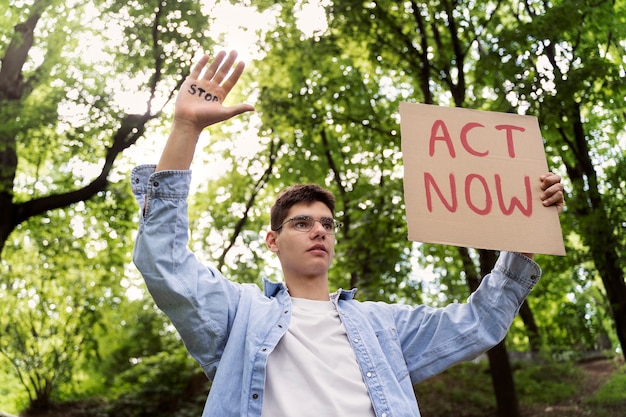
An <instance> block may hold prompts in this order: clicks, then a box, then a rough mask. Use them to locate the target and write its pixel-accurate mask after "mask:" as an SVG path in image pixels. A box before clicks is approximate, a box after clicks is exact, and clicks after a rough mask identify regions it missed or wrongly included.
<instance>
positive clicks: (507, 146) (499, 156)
mask: <svg viewBox="0 0 626 417" xmlns="http://www.w3.org/2000/svg"><path fill="white" fill-rule="evenodd" d="M400 115H401V119H402V122H401V128H402V152H403V156H404V170H405V172H404V188H405V191H404V192H405V202H406V210H407V221H408V226H409V238H410V239H411V240H415V241H420V242H431V243H443V244H451V245H457V246H467V247H474V248H481V249H495V250H506V251H514V252H522V253H545V254H552V255H564V254H565V248H564V245H563V238H562V233H561V226H560V223H559V219H558V212H559V211H560V210H561V208H562V199H563V194H562V189H563V187H562V185H561V183H560V177H559V176H558V175H555V174H551V173H548V166H547V163H546V157H545V153H544V149H543V143H542V139H541V134H540V131H539V125H538V122H537V119H536V118H535V117H531V116H521V115H516V114H508V113H496V112H485V111H477V110H468V109H461V108H450V107H440V106H432V105H425V104H409V103H402V104H401V105H400ZM555 203H557V204H555ZM548 206H549V207H548ZM538 237H541V238H538Z"/></svg>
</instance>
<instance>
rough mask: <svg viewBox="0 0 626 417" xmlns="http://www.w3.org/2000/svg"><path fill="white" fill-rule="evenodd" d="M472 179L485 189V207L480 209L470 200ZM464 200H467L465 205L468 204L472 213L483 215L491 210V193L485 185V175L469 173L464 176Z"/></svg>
mask: <svg viewBox="0 0 626 417" xmlns="http://www.w3.org/2000/svg"><path fill="white" fill-rule="evenodd" d="M474 179H477V180H478V181H479V182H480V183H481V184H482V186H483V190H484V191H485V208H482V209H481V208H478V207H477V206H476V205H475V204H474V203H473V202H472V193H471V187H472V181H473V180H474ZM465 201H466V202H467V205H468V206H469V208H470V209H471V210H472V211H473V212H474V213H476V214H478V215H480V216H485V215H487V214H489V213H490V212H491V206H492V205H493V203H492V201H491V193H490V192H489V187H487V180H485V177H483V176H482V175H478V174H469V175H468V176H467V177H466V178H465Z"/></svg>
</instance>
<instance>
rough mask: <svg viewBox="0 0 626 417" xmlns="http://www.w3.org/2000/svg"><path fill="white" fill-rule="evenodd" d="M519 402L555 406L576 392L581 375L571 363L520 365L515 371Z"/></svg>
mask: <svg viewBox="0 0 626 417" xmlns="http://www.w3.org/2000/svg"><path fill="white" fill-rule="evenodd" d="M514 375H515V386H516V387H517V392H518V394H519V396H520V401H523V402H525V403H528V404H555V403H559V402H560V401H562V400H564V399H566V398H569V397H571V396H572V395H574V394H576V392H578V389H579V386H580V381H581V380H582V373H581V371H580V369H579V368H578V367H576V366H575V364H574V363H571V362H563V363H558V362H546V363H544V364H537V365H533V364H527V365H522V366H521V367H520V369H518V370H516V371H515V374H514Z"/></svg>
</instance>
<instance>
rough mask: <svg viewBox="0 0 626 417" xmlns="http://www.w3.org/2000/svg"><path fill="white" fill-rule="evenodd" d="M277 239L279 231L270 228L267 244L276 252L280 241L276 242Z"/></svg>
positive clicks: (266, 237)
mask: <svg viewBox="0 0 626 417" xmlns="http://www.w3.org/2000/svg"><path fill="white" fill-rule="evenodd" d="M277 239H278V232H277V231H275V230H270V231H269V232H267V234H266V235H265V244H266V245H267V247H268V249H269V250H270V251H272V252H274V253H277V252H278V242H276V240H277Z"/></svg>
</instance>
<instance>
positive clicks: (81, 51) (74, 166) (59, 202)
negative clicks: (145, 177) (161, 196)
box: [0, 0, 210, 408]
mask: <svg viewBox="0 0 626 417" xmlns="http://www.w3.org/2000/svg"><path fill="white" fill-rule="evenodd" d="M207 21H208V19H207V18H206V17H205V16H204V14H203V12H202V10H201V8H200V5H199V4H198V3H197V2H193V1H180V2H175V3H173V2H156V3H155V4H154V5H151V4H147V3H144V4H139V3H133V4H129V3H127V2H119V1H112V2H83V3H81V2H71V1H62V0H34V1H32V2H13V3H11V4H9V5H8V7H7V8H6V10H5V9H3V17H2V19H1V20H0V40H1V41H0V45H2V46H1V47H0V57H1V67H0V211H1V212H2V216H1V217H0V254H2V263H1V264H0V267H1V268H2V276H1V278H0V280H1V282H0V299H2V300H3V302H2V307H1V308H2V314H1V315H0V328H2V329H3V331H2V339H1V341H0V352H2V354H3V357H4V358H7V359H8V360H9V361H10V362H11V364H12V365H13V369H14V371H15V373H16V375H18V376H19V378H20V381H21V382H22V384H23V385H24V388H25V389H26V390H27V392H28V394H29V397H30V401H31V404H30V406H31V407H32V408H45V407H46V406H47V405H48V404H49V403H50V401H51V400H55V399H58V398H57V397H56V396H57V395H58V392H59V387H60V386H61V385H62V384H64V383H65V382H67V381H69V380H70V379H71V378H72V377H73V375H74V372H75V365H76V361H77V358H80V357H82V356H83V355H87V354H88V353H89V352H90V351H91V352H93V351H95V350H96V349H97V340H96V338H95V337H94V335H93V333H92V332H91V331H90V329H91V328H92V327H94V326H96V324H97V323H98V322H99V320H101V316H100V309H106V308H114V307H115V306H116V304H118V303H120V302H121V300H122V299H123V298H124V295H123V291H124V289H123V288H122V287H121V285H120V282H121V281H122V280H123V279H124V265H125V264H127V263H128V262H129V259H130V250H129V249H128V246H127V244H128V241H129V240H130V239H129V237H130V230H131V229H134V224H133V223H132V213H134V211H135V209H136V207H135V205H134V202H133V199H132V197H131V195H130V192H129V191H130V190H129V188H128V184H127V180H126V174H127V173H126V172H124V175H123V176H120V175H116V174H118V173H117V172H116V167H115V164H116V161H118V160H119V159H120V156H121V155H122V152H124V151H125V150H126V149H128V148H129V147H130V146H131V145H133V144H134V143H135V142H136V141H137V140H139V138H141V137H142V136H143V135H144V134H145V132H146V131H147V129H152V131H154V130H155V129H156V126H154V124H155V123H153V125H149V122H150V121H155V122H156V121H157V120H156V119H157V118H158V116H159V115H160V114H161V112H162V110H163V108H164V107H165V106H166V105H167V104H168V103H169V102H170V101H171V98H172V97H173V94H174V92H175V91H176V90H177V87H178V85H180V83H181V82H182V80H183V78H184V77H185V76H186V75H187V73H188V68H189V66H190V63H191V61H192V57H193V55H194V54H196V53H197V52H198V51H203V50H204V47H210V45H207V40H206V38H207V36H206V34H207ZM85 22H89V24H88V25H86V24H85ZM201 45H202V47H201ZM95 51H97V53H94V52H95ZM122 90H125V91H126V92H128V93H132V94H134V95H135V96H136V97H143V98H144V99H145V101H144V103H143V107H142V108H141V109H140V110H138V111H137V110H133V109H130V108H128V107H127V103H125V102H123V101H122V100H121V99H120V97H119V94H120V93H121V92H122ZM123 169H124V170H126V168H123ZM91 172H94V174H91Z"/></svg>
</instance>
